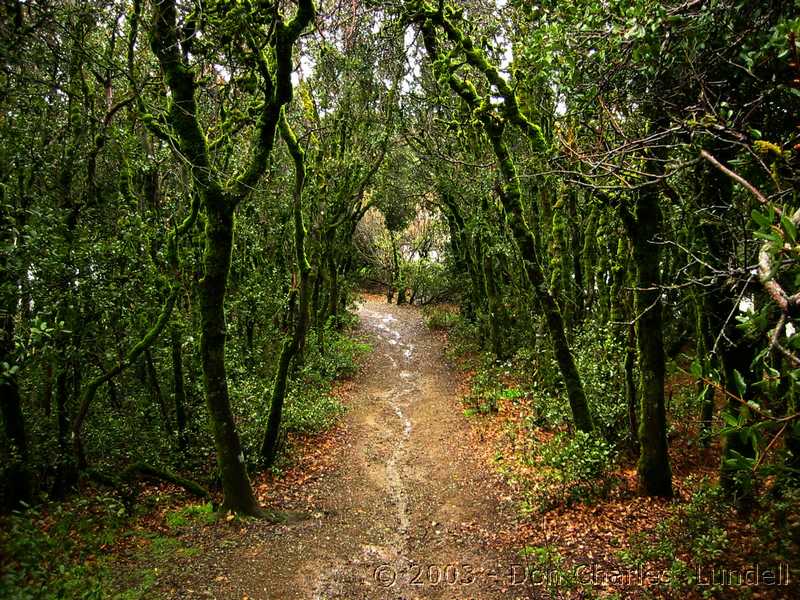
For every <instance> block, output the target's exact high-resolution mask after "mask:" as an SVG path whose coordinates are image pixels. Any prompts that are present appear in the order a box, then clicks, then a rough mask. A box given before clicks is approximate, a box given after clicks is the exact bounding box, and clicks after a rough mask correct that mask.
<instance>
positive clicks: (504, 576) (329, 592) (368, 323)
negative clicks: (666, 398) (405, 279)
mask: <svg viewBox="0 0 800 600" xmlns="http://www.w3.org/2000/svg"><path fill="white" fill-rule="evenodd" d="M359 316H360V319H361V328H362V330H363V331H364V333H365V334H366V335H367V337H369V338H370V343H371V344H372V345H373V352H372V354H371V356H370V358H369V359H368V361H367V364H366V365H365V366H364V368H363V369H362V371H361V374H360V375H359V376H358V377H357V379H356V381H355V382H354V391H353V393H352V395H351V396H352V397H351V399H350V406H349V409H350V410H349V411H348V413H347V415H346V417H345V424H344V428H343V429H344V431H346V433H345V435H343V437H342V441H341V443H339V444H337V449H336V450H335V452H336V456H335V464H336V466H335V468H333V469H332V470H330V472H328V473H326V474H325V475H323V476H322V477H320V478H319V479H317V480H315V481H312V482H310V483H308V484H306V485H305V486H304V487H307V488H308V489H304V491H303V493H304V494H306V495H307V497H308V498H310V499H312V504H313V506H314V512H313V513H312V516H311V518H309V519H306V520H303V521H300V522H297V523H292V524H287V525H278V526H275V525H266V524H265V525H257V526H255V527H250V528H248V529H247V530H243V532H242V533H243V538H242V539H240V540H238V541H233V542H229V543H228V544H227V545H226V547H225V548H221V549H214V550H212V551H211V552H210V553H207V554H205V555H204V557H203V558H196V559H195V561H196V562H195V565H196V566H195V568H196V571H195V573H196V574H195V575H194V576H192V572H191V570H194V569H193V568H192V567H189V569H190V571H188V572H186V571H185V572H184V573H182V574H175V575H173V576H172V577H171V578H170V579H171V581H170V582H169V587H170V588H171V589H172V590H173V594H174V596H172V597H175V598H195V597H197V598H199V597H205V598H220V599H222V598H224V599H228V598H231V599H237V600H241V599H243V598H248V599H250V600H290V599H295V598H297V599H309V598H311V599H314V600H334V599H336V600H340V599H341V600H356V599H362V598H363V599H369V600H382V599H393V600H399V599H412V598H442V599H444V598H458V599H467V598H470V599H473V598H474V599H487V600H488V599H500V598H503V599H513V598H523V597H531V596H530V595H529V592H526V590H525V589H524V588H523V587H522V585H521V583H520V582H521V580H522V579H523V577H522V570H521V567H520V566H519V565H515V563H519V560H518V559H516V560H515V559H514V557H513V556H508V555H506V556H500V555H498V554H497V553H496V552H494V551H493V550H492V549H491V545H490V543H489V542H490V539H491V537H492V536H493V535H494V534H495V533H496V532H497V531H498V529H500V528H503V527H509V526H510V520H511V517H510V515H504V514H501V513H502V512H503V510H504V509H503V508H502V503H501V502H498V499H497V494H498V493H499V492H498V490H499V489H501V488H500V487H499V484H498V482H497V478H496V476H495V475H493V474H491V472H490V469H489V467H488V466H487V465H485V464H482V461H480V460H478V459H477V458H476V457H475V456H474V454H473V453H474V450H473V449H471V446H470V444H469V443H468V440H469V439H470V435H471V434H470V431H469V423H468V422H467V420H466V418H465V417H464V416H463V414H462V410H461V406H460V402H459V400H458V398H457V396H456V389H455V387H456V383H455V378H454V376H453V374H452V373H450V372H449V370H448V368H447V367H446V366H445V364H444V362H443V360H442V348H441V344H440V342H439V341H438V339H437V338H436V337H435V336H434V335H432V334H431V333H430V332H429V331H428V330H427V328H426V327H425V326H424V324H423V322H422V319H421V316H420V314H419V311H417V310H416V309H413V308H405V307H396V306H394V305H388V304H386V303H385V302H377V301H370V300H367V301H365V302H363V303H362V304H361V305H360V308H359ZM199 563H203V564H202V566H201V564H199ZM200 573H203V576H202V578H203V580H204V581H202V582H198V581H197V580H196V579H197V577H198V575H199V574H200ZM193 580H194V581H193Z"/></svg>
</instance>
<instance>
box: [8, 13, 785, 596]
mask: <svg viewBox="0 0 800 600" xmlns="http://www.w3.org/2000/svg"><path fill="white" fill-rule="evenodd" d="M798 35H800V16H798V6H797V4H796V2H795V1H794V0H767V1H763V2H748V1H744V0H710V1H708V2H698V1H685V0H670V1H667V2H663V1H656V0H608V1H606V2H595V1H589V0H568V1H560V2H554V1H550V0H542V1H540V2H528V1H523V0H509V1H508V2H483V1H482V0H469V1H464V2H437V1H426V0H407V1H403V0H389V1H386V2H378V1H376V0H370V1H368V2H363V1H361V2H353V3H339V2H333V1H331V2H328V1H327V0H325V1H321V2H316V1H314V0H298V1H296V2H288V1H281V0H277V1H258V0H249V1H242V2H228V1H224V0H212V1H204V2H195V1H192V2H183V1H180V2H178V1H175V0H154V1H147V2H142V1H140V0H79V1H76V0H58V1H37V0H32V1H27V2H25V1H21V0H17V1H9V2H5V3H3V5H2V8H0V62H1V63H2V69H1V70H0V140H1V141H2V143H1V144H0V278H1V279H0V295H1V297H2V303H1V304H0V311H2V312H0V319H1V320H2V331H0V369H1V370H2V371H1V372H0V394H1V395H2V397H1V398H0V408H2V417H3V428H2V430H0V505H2V507H3V509H4V512H6V513H9V512H11V511H14V510H18V509H21V508H24V507H29V506H32V505H33V506H35V505H37V504H39V503H41V502H44V501H61V500H64V499H67V498H73V500H72V501H74V498H75V496H76V495H77V496H78V497H80V495H81V491H82V490H83V489H85V486H86V484H87V482H93V485H97V486H102V487H103V488H104V489H105V488H108V489H109V490H110V493H111V492H113V493H115V494H116V493H118V492H119V495H118V496H114V497H113V499H111V500H108V502H107V503H106V506H110V507H112V508H113V509H114V510H113V511H112V512H114V511H116V509H117V504H115V503H116V502H117V501H119V502H121V503H122V508H123V512H124V511H126V510H127V511H129V512H130V511H131V510H133V509H132V506H133V505H134V504H135V503H136V499H135V494H133V493H132V492H130V489H129V488H131V487H132V485H133V483H132V482H134V481H135V480H136V479H138V478H140V477H146V478H155V479H161V480H166V481H170V482H172V483H174V484H177V485H179V486H182V487H184V488H185V489H187V490H188V491H189V492H190V493H194V494H196V495H199V496H202V497H204V498H206V497H207V496H208V495H209V494H210V495H211V496H213V497H214V499H215V502H217V500H219V502H217V503H216V504H214V507H215V508H216V507H217V506H220V507H222V508H223V509H225V510H231V511H234V512H237V513H244V514H250V515H263V514H264V511H263V509H262V507H259V506H258V502H257V500H256V498H255V496H254V494H253V491H252V486H251V484H250V474H252V472H253V471H254V470H261V469H266V468H270V467H274V466H275V465H276V463H277V464H280V460H281V454H280V451H281V449H282V448H283V447H284V446H285V440H286V434H287V432H312V431H317V430H319V429H321V428H324V427H327V426H329V425H330V424H331V423H332V422H333V420H334V419H335V418H336V416H337V415H338V414H339V413H340V412H341V410H342V407H341V406H340V405H339V404H338V403H337V401H336V400H335V399H333V398H331V397H330V396H329V395H328V393H327V392H328V390H329V386H330V382H331V381H332V380H333V379H334V378H335V377H337V376H339V375H341V374H342V373H346V372H352V370H353V369H354V364H355V363H354V360H355V358H354V357H355V356H356V354H357V353H358V352H361V351H364V350H365V348H364V347H363V346H362V345H361V344H358V343H356V342H353V341H352V340H351V339H350V338H349V337H348V327H349V325H350V323H351V314H350V312H349V311H350V309H351V307H352V302H353V300H354V298H355V296H356V292H357V290H358V288H359V286H376V285H377V286H379V287H381V289H382V290H383V289H385V290H386V292H387V298H388V300H389V302H396V303H397V304H402V303H411V304H422V305H428V304H432V303H437V302H443V301H450V302H452V303H454V304H457V305H458V309H459V310H458V316H456V315H455V312H454V311H444V312H441V313H432V316H431V317H430V321H431V323H432V325H434V326H442V327H451V326H454V325H455V327H456V328H457V329H460V330H461V335H462V338H469V339H471V340H472V341H474V342H475V343H476V348H475V350H477V351H482V352H483V353H484V356H485V365H484V367H485V368H484V370H483V371H482V373H483V374H482V375H479V376H478V379H477V380H476V381H475V384H476V385H477V386H478V388H479V389H478V390H477V391H476V393H475V396H474V398H472V399H471V400H470V402H471V404H470V406H469V407H468V409H469V411H470V412H471V414H474V413H491V412H492V411H494V410H496V404H497V399H498V398H500V397H502V396H503V394H507V393H508V390H507V389H505V388H503V387H502V386H498V385H497V382H498V378H497V374H498V373H500V372H505V371H510V370H513V371H514V372H516V373H521V374H522V376H521V384H520V385H521V386H522V387H521V388H520V389H519V390H517V391H518V393H519V394H520V395H527V396H529V397H532V398H535V399H536V412H535V414H533V415H531V420H532V423H531V425H532V426H533V425H535V426H538V427H546V428H551V429H555V430H558V431H559V433H558V434H557V442H555V443H553V444H552V445H551V446H548V447H547V448H545V449H544V450H543V453H542V454H541V455H540V456H539V458H538V459H537V460H534V459H531V460H532V464H538V465H539V467H540V468H542V469H551V470H554V471H556V472H557V477H558V481H559V482H560V483H559V485H560V487H559V489H558V490H555V491H554V490H550V491H549V492H547V494H545V496H546V497H542V498H538V500H537V501H538V502H539V503H540V504H552V503H553V502H555V503H558V502H561V501H564V502H568V501H570V502H571V501H572V500H576V499H580V498H582V497H583V496H593V495H598V494H601V493H603V492H604V490H605V488H606V483H607V478H608V477H609V473H608V472H609V468H610V466H611V465H612V464H613V461H614V460H615V457H616V456H617V454H618V453H620V452H627V453H629V454H633V455H635V456H636V457H637V459H638V464H637V478H638V487H639V491H640V493H641V494H644V495H648V496H662V497H669V496H672V495H673V493H674V488H673V482H672V471H671V466H670V447H669V442H670V438H669V433H670V431H671V423H670V421H669V415H670V411H669V410H668V408H669V407H668V406H667V404H668V402H669V399H670V398H671V391H670V392H667V391H665V390H667V384H668V379H669V377H675V376H676V375H675V373H676V372H682V373H683V376H684V377H685V378H688V379H689V380H690V382H691V385H692V386H694V393H692V394H691V399H690V401H689V402H688V403H687V404H686V405H684V409H683V410H684V413H683V415H682V418H683V419H685V420H686V421H688V422H690V423H692V425H693V428H692V435H693V436H694V440H695V441H696V442H697V447H698V448H702V447H705V446H708V445H710V444H713V443H715V441H716V440H721V442H722V446H723V452H722V459H721V464H720V478H721V479H720V481H721V486H722V487H721V489H722V492H721V496H720V497H724V498H725V499H726V500H727V501H730V502H732V503H733V504H734V505H735V507H736V508H737V509H738V510H739V511H740V512H742V513H746V512H747V511H750V510H752V509H753V508H754V507H755V506H756V505H757V504H758V502H759V498H763V494H765V493H769V494H771V497H772V498H779V499H781V501H784V500H783V499H787V500H785V501H786V502H787V503H789V504H791V500H792V499H793V498H796V497H797V494H796V491H793V490H795V489H796V488H797V485H798V475H799V474H800V416H799V415H800V412H798V402H797V398H798V386H800V335H796V333H795V332H796V327H798V326H797V325H795V320H796V319H797V317H798V314H800V292H798V289H797V287H798V284H799V283H800V268H799V267H798V265H799V264H800V263H799V262H798V256H800V254H799V253H800V238H799V237H798V236H799V234H798V229H800V202H799V201H798V192H800V170H799V167H800V164H799V163H798V153H799V152H800V138H799V136H800V132H799V131H798V120H797V119H798V112H797V107H798V97H799V96H800V58H799V57H798V54H799V53H800V41H799V40H798ZM481 377H483V380H481ZM481 386H482V387H481ZM517 391H514V392H513V393H517ZM597 481H599V482H600V483H598V484H597V485H598V486H599V488H602V489H599V488H598V489H595V488H596V486H595V483H596V482H597ZM591 482H595V483H591ZM573 484H575V485H573ZM581 486H583V487H581ZM123 489H125V490H127V491H124V492H120V490H123ZM710 493H711V492H709V494H710ZM715 493H716V492H715ZM715 497H716V496H715ZM120 498H121V499H120ZM34 510H35V509H34ZM115 514H116V513H115ZM15 519H16V517H15ZM11 523H12V525H13V527H15V528H16V529H15V530H14V531H21V530H22V529H24V527H25V522H24V521H21V520H13V521H11ZM665 527H668V526H665ZM712 533H713V532H712ZM13 535H14V536H16V539H17V540H18V541H19V539H27V538H25V535H24V534H19V535H17V534H13ZM12 537H13V536H12ZM32 568H33V567H32ZM37 568H38V567H37ZM54 593H55V592H54ZM64 593H66V592H64Z"/></svg>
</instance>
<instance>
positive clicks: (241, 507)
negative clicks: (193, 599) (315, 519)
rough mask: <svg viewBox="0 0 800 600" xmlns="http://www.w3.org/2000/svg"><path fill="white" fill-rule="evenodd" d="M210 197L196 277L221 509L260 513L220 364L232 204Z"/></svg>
mask: <svg viewBox="0 0 800 600" xmlns="http://www.w3.org/2000/svg"><path fill="white" fill-rule="evenodd" d="M215 200H217V201H216V202H209V201H206V203H205V209H206V210H205V212H206V228H205V242H206V246H205V253H204V256H203V264H204V267H205V273H204V276H203V279H202V280H201V281H200V315H201V332H202V333H201V337H200V356H201V361H202V365H203V387H204V388H205V393H206V404H207V405H208V413H209V417H210V419H211V428H212V432H213V434H214V444H215V446H216V450H217V464H218V466H219V470H220V475H221V478H222V488H223V490H224V495H225V500H224V503H223V510H231V511H233V512H236V513H243V514H249V515H259V514H260V510H259V508H258V503H257V502H256V499H255V496H254V495H253V489H252V488H251V486H250V480H249V479H248V477H247V468H246V466H245V460H244V453H243V452H242V445H241V441H240V440H239V434H238V433H237V431H236V425H235V423H234V421H233V413H232V411H231V405H230V398H229V395H228V378H227V371H226V367H225V340H226V323H225V292H226V289H227V284H228V272H229V270H230V260H231V250H232V244H233V208H232V206H230V205H229V204H228V203H224V202H223V201H222V199H221V198H219V199H215Z"/></svg>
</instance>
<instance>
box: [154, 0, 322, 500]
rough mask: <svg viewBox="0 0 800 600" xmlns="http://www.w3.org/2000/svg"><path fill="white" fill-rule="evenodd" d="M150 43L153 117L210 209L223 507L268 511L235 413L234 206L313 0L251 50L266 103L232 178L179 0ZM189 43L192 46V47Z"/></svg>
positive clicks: (206, 277) (207, 321)
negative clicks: (157, 79)
mask: <svg viewBox="0 0 800 600" xmlns="http://www.w3.org/2000/svg"><path fill="white" fill-rule="evenodd" d="M153 9H154V10H153V27H152V30H151V39H150V45H151V47H152V49H153V53H154V54H155V55H156V58H157V59H158V62H159V64H160V66H161V70H162V72H163V74H164V80H165V83H166V85H167V87H168V88H169V92H170V94H169V97H168V99H167V104H168V109H167V113H166V123H167V124H168V125H169V130H167V129H165V128H163V127H161V126H160V125H159V124H157V123H156V122H155V121H154V120H153V119H152V118H149V119H147V122H148V123H149V125H150V126H151V127H153V128H154V129H155V131H156V132H157V133H158V134H159V135H161V136H166V137H168V138H169V139H171V141H172V142H173V143H174V145H175V146H176V147H178V148H179V149H180V152H181V154H182V158H183V159H184V160H185V161H186V162H187V163H188V165H189V169H190V171H191V175H192V182H193V185H194V188H195V191H196V192H197V194H198V195H199V197H200V198H201V201H202V208H203V211H204V213H205V222H206V225H205V236H204V237H205V250H204V254H203V267H204V273H203V278H202V279H201V281H200V285H199V288H200V289H199V295H200V316H201V337H200V354H201V363H202V367H203V385H204V388H205V393H206V404H207V406H208V412H209V417H210V421H211V429H212V432H213V435H214V443H215V447H216V450H217V463H218V466H219V471H220V475H221V478H222V487H223V491H224V501H223V505H222V508H223V510H231V511H234V512H237V513H243V514H251V515H259V514H261V511H260V509H259V507H258V503H257V502H256V499H255V496H254V494H253V490H252V487H251V486H250V481H249V479H248V476H247V469H246V466H245V458H244V454H243V452H242V447H241V442H240V439H239V435H238V432H237V431H236V426H235V423H234V420H233V413H232V410H231V404H230V396H229V393H228V380H227V372H226V367H225V342H226V322H225V295H226V290H227V284H228V275H229V273H230V262H231V251H232V246H233V231H234V211H235V209H236V206H237V205H238V204H239V203H240V202H241V201H242V200H244V199H245V198H246V197H248V196H249V195H250V192H251V191H252V189H253V188H254V187H255V186H256V184H257V183H258V182H259V180H260V179H261V176H262V175H263V173H264V171H265V170H266V168H267V161H268V159H269V156H270V154H271V152H272V149H273V146H274V142H275V132H276V130H277V126H278V121H279V118H280V114H281V110H282V107H283V106H284V105H285V104H287V103H288V102H290V101H291V99H292V83H291V72H292V49H293V47H294V44H295V42H296V41H297V39H298V38H299V36H300V34H301V33H302V31H303V30H304V29H305V28H306V26H307V25H308V24H309V23H310V22H311V21H312V20H313V18H314V14H315V9H314V4H313V1H312V0H301V1H300V2H299V4H298V7H297V12H296V14H295V16H294V18H292V19H291V21H289V22H288V23H286V22H285V21H284V19H283V16H282V15H281V14H280V12H278V11H276V12H275V14H274V15H273V19H274V22H273V24H272V25H273V26H274V29H272V31H271V34H270V38H269V39H270V43H269V45H268V50H269V51H270V52H271V53H272V55H271V56H267V54H266V52H267V50H260V49H252V50H251V55H250V56H249V57H248V58H249V59H250V60H251V61H252V63H253V64H252V66H253V68H255V69H257V71H258V72H259V73H260V75H261V78H262V81H261V86H260V90H259V91H260V92H261V94H263V97H262V98H260V99H259V100H260V103H261V104H260V106H261V110H260V113H259V114H258V116H257V119H256V123H255V128H254V139H253V144H252V149H251V151H250V155H249V156H247V157H246V160H245V161H244V163H245V167H244V168H243V170H242V171H241V172H240V173H239V174H238V175H237V176H236V177H234V178H233V179H232V181H231V182H230V183H226V184H223V182H222V179H221V175H219V174H217V173H216V171H215V169H214V167H213V161H212V160H211V150H210V148H209V145H208V143H207V141H206V138H205V136H204V134H203V131H202V128H201V126H200V121H199V118H198V111H197V103H196V99H195V92H196V82H195V78H194V73H193V71H192V68H191V67H190V66H189V65H188V64H187V63H186V62H185V58H184V57H185V56H187V55H188V53H189V50H190V47H191V46H190V44H191V42H192V39H191V38H189V39H186V40H184V41H183V43H182V42H181V40H182V39H183V38H182V36H181V35H179V30H178V23H177V7H176V2H175V0H158V1H155V2H154V5H153ZM239 26H240V27H245V24H239ZM186 44H189V46H186Z"/></svg>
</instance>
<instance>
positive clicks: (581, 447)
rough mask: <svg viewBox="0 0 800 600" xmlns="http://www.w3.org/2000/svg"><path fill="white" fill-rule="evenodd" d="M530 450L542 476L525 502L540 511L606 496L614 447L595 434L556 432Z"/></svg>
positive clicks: (610, 477)
mask: <svg viewBox="0 0 800 600" xmlns="http://www.w3.org/2000/svg"><path fill="white" fill-rule="evenodd" d="M533 451H534V452H535V453H537V454H538V456H536V457H532V462H533V463H534V464H535V465H536V466H537V467H538V468H539V470H540V473H541V474H542V480H541V481H539V482H537V483H536V484H535V485H534V487H533V489H532V490H530V491H529V494H530V497H529V500H528V504H529V506H530V507H535V508H538V509H539V510H540V511H542V512H547V511H549V510H552V509H553V508H556V507H557V506H561V505H566V506H569V505H571V504H573V503H575V502H592V501H594V500H596V499H598V498H603V497H606V496H607V495H608V492H609V491H610V490H611V487H612V486H613V484H614V482H615V479H614V478H613V476H612V469H613V468H614V464H615V462H616V449H615V447H614V446H613V445H612V444H610V443H608V442H607V441H605V440H603V439H602V438H599V437H597V436H596V435H592V434H589V433H584V432H582V431H576V432H575V433H574V434H566V433H559V434H556V435H555V436H554V437H553V438H552V439H550V440H549V441H547V442H544V443H541V444H537V445H535V446H534V450H533Z"/></svg>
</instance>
